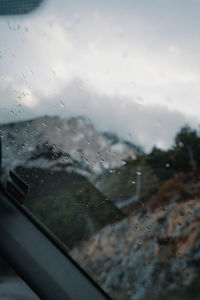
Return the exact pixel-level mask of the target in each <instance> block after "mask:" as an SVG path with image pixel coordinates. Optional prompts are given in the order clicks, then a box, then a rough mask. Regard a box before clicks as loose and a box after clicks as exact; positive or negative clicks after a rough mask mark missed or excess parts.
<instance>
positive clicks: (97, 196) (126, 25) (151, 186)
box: [0, 0, 200, 300]
mask: <svg viewBox="0 0 200 300" xmlns="http://www.w3.org/2000/svg"><path fill="white" fill-rule="evenodd" d="M199 8H200V2H199V1H197V0H196V1H195V0H192V1H190V3H186V2H184V1H173V3H172V1H167V2H165V3H164V2H162V3H161V2H159V3H158V1H147V0H146V1H145V0H140V1H128V0H125V1H114V0H113V1H112V0H111V1H109V2H105V1H101V2H94V1H89V0H88V1H78V0H77V1H73V2H72V1H71V2H70V1H58V2H55V1H51V0H49V1H46V2H45V5H43V6H42V7H41V8H40V9H39V10H38V11H35V12H34V13H33V14H29V15H27V16H18V17H3V18H1V19H0V28H1V29H0V33H1V40H2V43H1V45H0V63H1V71H0V95H1V97H0V99H1V100H0V101H1V108H0V119H1V125H0V134H1V139H2V147H3V148H2V155H3V162H2V167H3V174H2V179H3V182H4V184H5V185H6V182H7V180H8V177H9V170H12V171H13V172H14V173H15V174H16V175H17V176H19V178H21V179H22V180H24V181H25V182H26V183H27V184H28V185H29V193H28V195H27V196H26V201H25V204H24V205H25V206H26V207H27V208H28V209H29V210H30V211H31V212H32V213H33V214H34V215H35V217H36V218H38V219H39V220H40V221H41V222H42V223H43V224H44V225H45V226H47V227H48V229H50V230H51V231H52V232H53V233H54V234H55V235H56V236H57V237H58V238H59V239H60V240H61V241H62V242H63V243H64V244H65V245H66V247H67V249H68V251H69V253H70V254H71V256H72V257H73V258H74V259H75V260H76V261H77V262H78V263H79V264H80V265H81V266H82V267H83V268H84V269H85V270H86V271H87V272H88V273H89V274H90V275H91V276H92V277H93V279H95V280H96V281H97V283H99V285H101V286H102V287H103V289H104V290H105V291H106V292H107V293H108V294H109V295H110V296H111V297H112V298H113V299H119V300H125V299H127V300H128V299H130V300H143V299H147V297H148V298H149V299H152V300H153V299H169V298H170V299H172V300H173V299H174V300H175V299H183V300H186V299H199V297H200V289H199V284H198V283H199V280H200V267H199V265H200V184H199V179H200V132H199V113H198V112H199V109H200V107H199V106H200V104H199V103H200V102H199V94H200V90H199V86H200V82H199V78H200V76H199V75H200V74H199V73H200V65H199V58H198V56H199V51H198V49H199V39H198V36H199V28H200V26H199V25H200V24H199V23H200V18H199ZM186 20H187V21H186ZM0 284H1V283H0ZM6 284H7V283H6ZM13 284H16V282H15V279H14V283H13ZM26 299H28V298H26Z"/></svg>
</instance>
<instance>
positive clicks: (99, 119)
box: [0, 78, 198, 151]
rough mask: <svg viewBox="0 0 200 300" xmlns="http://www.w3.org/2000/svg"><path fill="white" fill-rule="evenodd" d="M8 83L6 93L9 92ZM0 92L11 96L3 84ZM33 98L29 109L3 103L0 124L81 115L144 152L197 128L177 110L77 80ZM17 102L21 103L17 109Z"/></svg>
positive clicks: (195, 120)
mask: <svg viewBox="0 0 200 300" xmlns="http://www.w3.org/2000/svg"><path fill="white" fill-rule="evenodd" d="M11 82H12V81H10V83H9V91H10V93H11V91H12V89H13V87H12V84H11ZM7 87H8V86H7ZM0 92H1V93H2V92H3V93H4V95H5V96H6V97H7V99H10V96H13V94H12V93H11V94H9V93H8V94H7V92H6V89H5V85H4V91H2V87H1V91H0ZM32 94H34V92H32ZM36 97H37V99H39V100H38V102H37V103H35V105H34V106H29V107H27V106H26V107H25V106H24V105H23V101H21V100H19V98H17V101H16V100H13V101H10V100H9V101H10V102H9V101H8V102H7V101H5V102H4V104H5V105H6V110H4V111H1V112H0V119H1V121H2V122H8V121H16V120H17V121H18V120H22V119H28V118H35V117H37V116H42V115H52V116H53V115H59V116H60V117H61V118H69V117H72V116H79V115H82V116H85V117H87V118H89V119H90V120H91V121H92V122H93V123H94V125H95V126H96V127H97V129H98V130H99V131H113V132H115V133H117V134H118V135H119V136H121V137H122V138H124V139H126V140H130V141H131V142H133V143H136V144H138V145H142V146H144V148H145V149H146V150H147V151H149V150H150V149H151V147H152V146H153V145H157V146H159V147H161V148H168V147H169V146H170V145H171V144H172V142H173V138H174V136H175V134H176V132H177V131H178V130H179V129H180V127H181V126H183V125H185V124H186V123H187V124H190V125H191V126H193V127H197V125H198V120H197V119H195V118H190V117H187V116H186V115H184V114H183V113H181V112H179V111H178V110H173V109H169V108H168V107H167V106H166V105H164V104H162V105H161V104H160V105H154V104H150V105H148V104H145V103H144V101H143V99H142V98H140V97H136V98H134V99H131V98H124V97H121V96H118V97H117V96H115V97H113V96H108V95H104V94H100V93H97V92H96V91H94V90H91V89H88V88H87V87H86V86H85V85H84V83H83V81H81V80H80V79H78V78H76V79H74V80H73V81H71V83H69V84H68V85H66V87H65V88H64V89H63V90H62V91H60V92H59V93H57V95H54V96H51V97H42V96H40V95H37V96H36ZM19 103H21V104H22V107H21V108H19V106H18V104H19ZM5 105H4V107H5ZM2 106H3V105H2ZM19 110H21V112H20V113H19ZM12 112H14V113H12Z"/></svg>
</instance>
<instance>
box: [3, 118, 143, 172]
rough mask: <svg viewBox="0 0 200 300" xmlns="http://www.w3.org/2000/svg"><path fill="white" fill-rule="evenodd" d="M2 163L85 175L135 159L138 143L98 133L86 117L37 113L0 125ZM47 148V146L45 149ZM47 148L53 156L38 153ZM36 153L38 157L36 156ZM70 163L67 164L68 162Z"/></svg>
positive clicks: (6, 166) (7, 167) (10, 167)
mask: <svg viewBox="0 0 200 300" xmlns="http://www.w3.org/2000/svg"><path fill="white" fill-rule="evenodd" d="M0 135H1V137H2V144H3V150H2V151H3V167H4V169H5V170H8V169H14V168H15V167H16V166H18V165H26V166H30V167H32V166H34V167H37V166H38V167H39V166H41V165H42V167H43V168H55V169H61V168H62V169H63V168H65V167H66V168H67V169H68V170H75V171H76V172H78V173H82V174H84V175H85V176H86V175H89V174H91V173H92V174H99V173H101V172H102V171H104V170H105V169H110V168H115V167H119V166H121V165H122V164H123V162H124V160H125V159H127V158H129V157H130V158H132V159H135V158H136V155H137V151H138V149H137V147H135V146H134V145H132V144H128V143H127V142H126V141H123V140H121V139H119V138H117V139H116V140H115V141H113V134H111V133H100V132H98V131H97V130H96V129H95V127H94V125H93V124H92V123H91V122H90V121H89V120H88V119H86V118H83V117H77V118H70V119H64V120H62V119H60V118H59V117H48V116H44V117H40V118H37V119H34V120H28V121H22V122H18V123H10V124H4V125H0ZM47 148H49V149H47ZM42 151H43V152H45V153H46V152H47V151H50V152H51V153H52V154H53V153H55V156H54V157H53V155H52V156H51V158H50V159H49V157H45V156H42V155H40V154H41V153H42ZM37 156H38V157H37ZM69 164H70V165H69Z"/></svg>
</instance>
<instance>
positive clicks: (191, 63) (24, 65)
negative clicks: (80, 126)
mask: <svg viewBox="0 0 200 300" xmlns="http://www.w3.org/2000/svg"><path fill="white" fill-rule="evenodd" d="M199 52H200V1H199V0H190V1H188V0H167V1H161V0H151V1H149V0H123V1H122V0H106V1H105V0H101V1H97V0H93V1H92V0H90V1H89V0H86V1H84V0H82V1H80V0H79V1H78V0H73V1H67V0H58V1H55V0H46V1H45V2H44V4H43V5H42V6H41V7H40V9H38V10H37V11H35V12H34V13H33V14H31V15H27V16H18V17H13V16H12V17H0V123H6V122H14V121H19V120H23V119H30V118H35V117H38V116H42V115H60V116H61V117H62V118H68V117H71V116H77V115H83V116H85V117H88V118H90V119H91V121H92V122H94V124H95V126H96V127H97V128H98V129H99V130H101V131H105V130H109V131H114V132H116V133H117V134H118V135H120V136H121V137H122V138H125V139H128V140H130V141H132V142H134V143H137V144H140V145H142V146H143V147H144V148H145V149H146V150H150V149H151V147H152V146H153V145H157V146H158V147H161V148H167V147H169V146H170V145H171V144H172V142H173V138H174V135H175V134H176V132H177V131H178V130H179V129H180V127H181V126H183V125H185V124H189V125H191V126H192V127H195V128H198V125H199V123H200V120H199V113H200V57H199Z"/></svg>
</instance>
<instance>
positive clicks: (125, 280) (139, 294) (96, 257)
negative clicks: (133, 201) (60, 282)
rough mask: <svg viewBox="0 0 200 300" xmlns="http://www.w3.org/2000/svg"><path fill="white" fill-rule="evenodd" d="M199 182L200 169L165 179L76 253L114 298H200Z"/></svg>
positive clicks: (75, 256) (141, 299)
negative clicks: (140, 202)
mask: <svg viewBox="0 0 200 300" xmlns="http://www.w3.org/2000/svg"><path fill="white" fill-rule="evenodd" d="M199 182H200V171H199V170H196V171H194V172H190V173H187V174H185V175H181V176H180V177H179V179H169V180H167V181H165V182H164V183H163V184H162V185H161V187H160V189H159V190H158V192H157V193H156V194H155V195H154V196H152V197H151V199H149V201H148V202H146V203H145V205H144V206H143V205H142V204H141V205H140V206H137V207H135V209H134V210H133V211H132V213H131V214H130V215H129V216H128V217H126V218H124V219H123V220H121V221H119V222H117V223H115V224H114V225H112V226H110V225H109V226H106V227H104V228H103V229H102V230H100V231H99V232H98V233H97V234H96V235H95V236H94V237H93V238H92V239H91V240H90V241H87V242H84V243H83V244H82V245H81V246H79V247H76V248H75V249H73V251H72V252H71V254H72V256H73V257H74V258H75V259H76V260H78V261H79V263H80V264H81V265H82V266H83V267H84V268H85V269H86V270H88V272H89V273H90V274H91V276H93V278H95V279H96V280H97V281H98V282H99V283H100V285H102V286H103V288H104V289H105V290H106V291H107V292H108V293H109V294H110V295H111V297H112V298H113V299H120V300H122V299H131V300H143V299H147V298H148V299H174V300H175V299H176V300H181V299H184V300H186V299H187V300H189V299H192V300H194V299H199V296H200V285H199V283H200V183H199Z"/></svg>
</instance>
